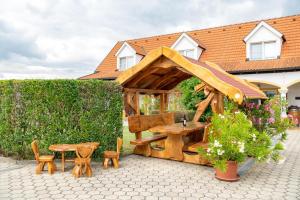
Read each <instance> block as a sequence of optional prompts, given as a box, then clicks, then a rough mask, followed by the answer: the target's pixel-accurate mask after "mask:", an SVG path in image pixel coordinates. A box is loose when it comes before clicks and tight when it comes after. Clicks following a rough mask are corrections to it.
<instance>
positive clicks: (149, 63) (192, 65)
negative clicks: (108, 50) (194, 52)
mask: <svg viewBox="0 0 300 200" xmlns="http://www.w3.org/2000/svg"><path fill="white" fill-rule="evenodd" d="M192 76H194V77H197V78H199V79H200V80H201V84H200V85H198V86H196V87H195V91H196V92H197V91H201V90H204V93H205V95H206V99H205V100H203V101H201V102H199V103H198V104H197V105H195V106H197V111H196V114H195V116H194V119H193V121H192V122H190V123H189V124H188V126H187V127H181V126H180V125H179V124H174V115H173V114H172V113H167V112H166V108H167V104H168V94H169V93H170V90H172V89H173V88H175V87H176V86H177V85H178V84H179V83H180V82H182V81H183V80H186V79H188V78H190V77H192ZM117 81H118V82H119V83H120V84H121V85H122V86H123V88H124V106H125V112H126V115H127V116H129V117H128V123H129V130H130V131H131V132H132V133H135V134H136V140H134V141H131V144H133V145H136V147H135V153H137V154H143V155H145V156H153V157H160V158H167V159H174V160H180V161H186V162H193V163H198V164H206V163H205V162H204V161H203V159H201V158H200V157H199V155H198V154H196V153H195V152H196V148H197V147H198V146H199V145H200V146H201V145H202V146H203V145H205V143H206V142H207V134H208V131H207V130H208V128H207V127H208V125H207V124H203V123H199V122H198V121H199V119H200V117H201V115H202V114H203V112H204V111H205V109H206V108H207V106H208V105H211V107H212V110H213V112H215V113H222V112H223V109H224V105H223V101H224V96H227V97H228V98H229V99H231V100H233V101H235V102H237V103H239V104H241V103H242V102H243V100H244V99H245V98H248V99H264V98H266V96H265V94H264V93H263V92H262V91H260V90H259V89H258V88H257V87H255V86H254V85H252V84H250V83H248V82H246V81H244V80H242V79H240V78H238V77H236V76H234V75H231V74H229V73H227V72H225V71H224V70H223V69H222V68H221V67H219V66H218V65H216V64H214V63H211V62H200V61H196V60H194V59H191V58H187V57H184V56H182V55H180V54H179V53H178V52H177V51H175V50H173V49H170V48H168V47H159V48H157V49H155V50H153V51H151V52H149V53H148V54H147V55H146V56H145V57H144V58H143V59H142V60H141V62H140V63H138V64H137V65H135V66H133V67H132V68H130V69H128V70H126V71H125V72H123V73H122V74H121V75H120V76H119V77H118V79H117ZM140 94H153V95H156V96H158V95H159V96H160V114H159V115H150V116H149V115H148V116H144V115H141V114H140V108H139V95H140ZM145 130H150V131H153V132H160V133H161V134H158V135H155V136H153V137H152V138H146V139H145V138H142V131H145ZM200 130H204V134H203V132H202V134H200V132H201V131H200ZM171 132H172V134H171ZM195 133H196V134H195ZM188 135H193V137H192V139H191V140H192V141H189V142H188V143H189V144H186V142H185V141H183V139H182V138H183V136H188ZM195 135H196V136H195ZM160 140H161V141H163V142H160V146H162V148H161V149H160V150H157V149H154V148H152V147H151V145H150V144H151V143H152V142H157V141H160ZM164 141H165V142H164ZM193 152H194V154H193Z"/></svg>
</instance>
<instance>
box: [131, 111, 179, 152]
mask: <svg viewBox="0 0 300 200" xmlns="http://www.w3.org/2000/svg"><path fill="white" fill-rule="evenodd" d="M173 123H174V113H163V114H158V115H136V116H130V117H128V125H129V131H130V132H131V133H135V136H136V139H135V140H132V141H130V144H132V145H136V146H135V148H134V153H135V154H141V155H144V156H150V155H151V151H152V149H151V146H150V144H151V143H152V142H157V141H161V140H164V139H166V138H167V136H166V135H162V134H159V135H154V136H152V137H149V138H142V131H146V130H148V129H150V128H152V127H155V126H161V125H169V124H173Z"/></svg>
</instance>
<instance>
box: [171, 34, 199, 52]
mask: <svg viewBox="0 0 300 200" xmlns="http://www.w3.org/2000/svg"><path fill="white" fill-rule="evenodd" d="M183 39H187V40H188V41H189V42H190V43H191V44H192V45H193V46H195V47H201V48H203V49H205V48H204V45H203V44H202V43H201V42H200V41H199V40H198V39H196V40H195V39H194V38H192V37H191V36H190V35H189V34H187V33H182V34H181V35H180V36H179V38H178V39H177V40H176V41H175V42H174V44H173V45H172V46H171V48H172V49H174V48H175V47H176V46H177V45H178V44H179V43H180V42H181V41H182V40H183Z"/></svg>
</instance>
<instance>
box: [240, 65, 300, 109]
mask: <svg viewBox="0 0 300 200" xmlns="http://www.w3.org/2000/svg"><path fill="white" fill-rule="evenodd" d="M237 76H238V77H240V78H242V79H246V80H247V81H249V82H254V83H267V84H270V85H274V86H277V87H279V88H280V89H279V91H280V90H281V91H284V92H286V91H287V98H288V103H289V106H290V105H298V106H300V100H295V96H300V71H296V72H280V73H260V74H241V75H237ZM282 95H284V96H285V94H282Z"/></svg>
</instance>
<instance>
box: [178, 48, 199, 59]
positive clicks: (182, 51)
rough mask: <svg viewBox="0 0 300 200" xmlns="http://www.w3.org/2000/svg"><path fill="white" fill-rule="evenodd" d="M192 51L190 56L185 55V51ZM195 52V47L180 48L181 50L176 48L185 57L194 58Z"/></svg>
mask: <svg viewBox="0 0 300 200" xmlns="http://www.w3.org/2000/svg"><path fill="white" fill-rule="evenodd" d="M191 51H192V52H193V56H192V57H190V56H187V52H191ZM195 52H196V50H195V49H182V50H178V53H180V54H181V55H183V56H185V57H188V58H193V59H195Z"/></svg>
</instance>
